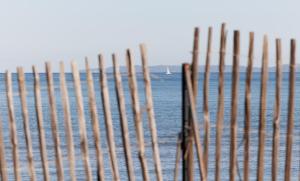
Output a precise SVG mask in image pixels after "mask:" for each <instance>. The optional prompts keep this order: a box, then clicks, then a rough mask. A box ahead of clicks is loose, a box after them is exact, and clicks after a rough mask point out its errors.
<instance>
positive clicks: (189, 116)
mask: <svg viewBox="0 0 300 181" xmlns="http://www.w3.org/2000/svg"><path fill="white" fill-rule="evenodd" d="M207 40H208V42H207V51H206V62H205V71H204V78H203V82H204V84H203V99H202V100H203V106H202V107H203V110H202V112H203V121H201V122H202V123H203V129H201V130H200V129H199V126H198V122H199V118H197V109H196V100H197V99H196V97H197V91H198V90H197V88H198V75H197V74H198V59H199V58H198V56H199V55H198V53H199V47H198V44H199V43H198V41H199V29H198V28H196V29H195V34H194V49H193V58H192V63H191V64H183V66H182V67H183V69H182V72H183V73H182V76H183V77H182V79H183V82H182V83H183V85H182V93H183V94H182V95H183V98H182V102H183V115H182V121H183V122H182V124H183V126H182V134H181V135H180V137H179V138H178V140H179V143H181V146H179V145H180V144H178V148H177V154H178V155H177V160H176V164H177V165H176V167H175V180H177V177H178V164H179V162H180V153H181V157H182V158H181V159H182V160H183V165H182V180H194V171H195V170H194V161H193V155H194V152H193V144H194V145H195V147H196V154H197V162H198V165H199V166H198V168H199V173H200V177H201V180H208V179H209V180H217V181H218V180H224V179H226V180H227V179H229V180H231V181H233V180H237V179H238V178H237V170H238V168H237V164H238V162H237V144H238V142H237V129H238V125H237V119H238V101H240V100H239V99H240V98H239V92H238V91H239V82H240V80H239V74H240V71H239V64H240V57H241V54H240V46H241V45H240V32H239V31H234V32H233V53H232V78H231V81H232V83H231V118H230V150H229V153H230V159H229V163H228V164H227V165H226V166H228V165H229V178H222V177H221V174H220V173H221V170H222V166H221V157H222V151H221V150H222V144H221V142H222V134H223V129H224V125H223V120H224V82H225V80H224V68H225V64H224V60H225V54H226V43H227V31H226V29H225V24H222V27H221V35H220V49H219V73H218V77H219V85H218V95H219V96H218V106H217V116H216V117H217V120H216V132H215V133H211V132H210V117H209V107H208V104H209V102H208V92H209V90H208V87H209V86H208V85H209V74H210V70H209V67H210V61H211V49H212V45H211V44H212V28H211V27H210V28H209V29H208V38H207ZM247 59H248V64H247V70H246V79H245V80H246V83H245V85H246V88H245V99H244V106H245V107H244V111H245V112H244V116H245V117H244V133H243V145H244V157H243V158H244V159H243V178H239V179H242V180H245V181H247V180H249V178H250V176H251V175H250V174H249V169H250V165H249V164H250V163H249V159H250V142H251V136H250V132H251V130H250V128H251V121H253V120H252V118H251V80H252V71H253V60H254V33H253V32H250V33H249V48H248V57H247ZM275 59H276V86H275V89H276V90H275V107H274V112H273V114H274V118H273V138H272V139H273V142H272V156H271V157H272V169H271V172H272V173H268V174H269V175H271V178H272V180H273V181H275V180H278V174H279V172H284V179H285V180H292V178H291V172H292V170H291V165H292V158H296V157H295V156H294V155H293V154H292V150H293V149H292V146H293V139H294V135H293V129H294V114H295V113H294V111H295V110H294V107H295V106H294V102H295V78H296V75H295V69H296V41H295V39H291V41H290V64H289V88H288V90H289V91H288V113H287V114H288V115H287V131H286V141H285V145H286V150H285V168H284V170H279V169H278V165H279V163H278V157H279V144H280V143H279V140H280V134H279V133H280V116H281V115H280V112H281V111H280V109H281V82H282V53H281V40H280V39H276V58H275ZM268 61H269V45H268V37H267V36H266V35H265V36H264V38H263V48H262V61H261V62H262V63H261V64H262V66H261V86H260V87H261V88H260V104H259V106H260V107H259V110H260V111H259V130H258V137H259V139H258V140H259V142H258V143H257V145H258V150H257V159H258V160H257V165H256V169H257V171H256V172H257V175H256V180H264V175H265V173H264V172H265V167H264V165H265V158H264V157H265V140H266V131H267V130H266V105H267V102H266V97H267V96H266V94H267V82H268V71H269V66H268ZM199 131H200V132H202V133H203V135H204V137H203V141H200V136H199ZM211 134H215V135H216V140H215V145H214V148H215V172H214V173H215V175H208V164H209V163H208V154H209V149H208V148H209V147H210V146H211V145H210V136H211ZM201 143H203V146H202V144H201ZM223 168H224V165H223ZM294 179H295V178H293V180H294Z"/></svg>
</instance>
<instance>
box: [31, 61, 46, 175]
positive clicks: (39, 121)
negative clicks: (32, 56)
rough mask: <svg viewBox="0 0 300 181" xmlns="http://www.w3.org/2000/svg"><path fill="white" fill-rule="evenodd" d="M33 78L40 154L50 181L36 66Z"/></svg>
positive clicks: (44, 170)
mask: <svg viewBox="0 0 300 181" xmlns="http://www.w3.org/2000/svg"><path fill="white" fill-rule="evenodd" d="M32 71H33V76H34V101H35V112H36V117H37V125H38V132H39V144H40V153H41V160H42V167H43V174H44V180H45V181H49V180H50V176H49V165H48V158H47V147H46V138H45V130H44V125H43V124H44V123H43V122H44V120H43V119H44V118H43V111H42V100H41V90H40V87H41V86H40V76H39V73H38V71H37V68H36V67H35V66H33V67H32Z"/></svg>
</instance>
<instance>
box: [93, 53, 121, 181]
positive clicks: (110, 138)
mask: <svg viewBox="0 0 300 181" xmlns="http://www.w3.org/2000/svg"><path fill="white" fill-rule="evenodd" d="M98 58H99V71H100V86H101V97H102V104H103V111H104V118H105V125H106V134H107V142H108V147H109V154H110V159H111V166H112V174H113V179H114V180H120V174H119V166H118V161H117V155H116V145H115V140H114V130H113V123H112V117H111V109H110V100H109V90H108V85H107V78H106V72H105V66H104V58H103V56H102V55H99V57H98Z"/></svg>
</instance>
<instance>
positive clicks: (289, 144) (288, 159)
mask: <svg viewBox="0 0 300 181" xmlns="http://www.w3.org/2000/svg"><path fill="white" fill-rule="evenodd" d="M295 70H296V40H294V39H292V40H291V50H290V77H289V83H290V85H289V103H288V119H287V132H286V153H285V175H284V180H285V181H289V180H290V179H291V166H292V151H293V149H292V148H293V129H294V112H295V110H294V108H295V101H294V99H295V79H296V74H295Z"/></svg>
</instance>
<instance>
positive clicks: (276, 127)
mask: <svg viewBox="0 0 300 181" xmlns="http://www.w3.org/2000/svg"><path fill="white" fill-rule="evenodd" d="M281 81H282V55H281V40H280V39H276V90H275V104H274V117H273V145H272V147H273V148H272V181H276V180H277V170H278V156H279V155H278V154H279V152H278V151H279V144H280V143H279V141H280V113H281V99H280V96H281Z"/></svg>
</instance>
